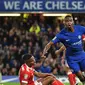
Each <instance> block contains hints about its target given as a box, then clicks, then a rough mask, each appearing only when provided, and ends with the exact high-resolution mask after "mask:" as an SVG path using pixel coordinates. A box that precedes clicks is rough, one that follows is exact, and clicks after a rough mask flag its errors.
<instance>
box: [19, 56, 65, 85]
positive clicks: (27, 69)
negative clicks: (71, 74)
mask: <svg viewBox="0 0 85 85" xmlns="http://www.w3.org/2000/svg"><path fill="white" fill-rule="evenodd" d="M23 60H24V62H25V63H24V64H23V65H22V66H21V68H20V70H19V80H20V85H64V84H62V83H61V82H60V81H58V80H56V78H55V76H53V75H52V74H48V73H41V72H37V71H35V70H34V68H33V67H34V64H35V58H34V56H33V55H30V54H25V55H24V56H23ZM34 76H37V77H39V78H42V79H40V80H36V81H34Z"/></svg>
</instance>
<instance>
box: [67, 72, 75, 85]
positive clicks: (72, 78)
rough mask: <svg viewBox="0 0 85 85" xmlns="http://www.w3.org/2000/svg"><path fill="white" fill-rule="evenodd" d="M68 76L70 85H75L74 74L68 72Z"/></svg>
mask: <svg viewBox="0 0 85 85" xmlns="http://www.w3.org/2000/svg"><path fill="white" fill-rule="evenodd" d="M67 75H68V79H69V82H70V85H75V79H74V78H75V77H74V74H72V72H68V74H67Z"/></svg>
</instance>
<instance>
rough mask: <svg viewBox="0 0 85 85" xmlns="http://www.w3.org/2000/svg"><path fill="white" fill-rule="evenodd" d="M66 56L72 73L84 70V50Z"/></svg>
mask: <svg viewBox="0 0 85 85" xmlns="http://www.w3.org/2000/svg"><path fill="white" fill-rule="evenodd" d="M68 57H69V58H68V59H67V63H68V65H69V67H70V68H71V69H72V70H73V72H74V73H77V72H79V71H85V52H82V53H79V54H78V55H74V56H68Z"/></svg>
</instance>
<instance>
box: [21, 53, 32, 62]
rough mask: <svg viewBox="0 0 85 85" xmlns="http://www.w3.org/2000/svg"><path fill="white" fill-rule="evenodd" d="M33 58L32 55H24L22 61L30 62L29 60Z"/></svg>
mask: <svg viewBox="0 0 85 85" xmlns="http://www.w3.org/2000/svg"><path fill="white" fill-rule="evenodd" d="M31 57H32V54H28V53H27V54H24V55H22V60H24V61H25V60H28V59H30V58H31Z"/></svg>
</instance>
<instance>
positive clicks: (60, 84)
mask: <svg viewBox="0 0 85 85" xmlns="http://www.w3.org/2000/svg"><path fill="white" fill-rule="evenodd" d="M52 85H64V84H63V83H61V82H60V81H58V80H55V81H54V82H53V83H52Z"/></svg>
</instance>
